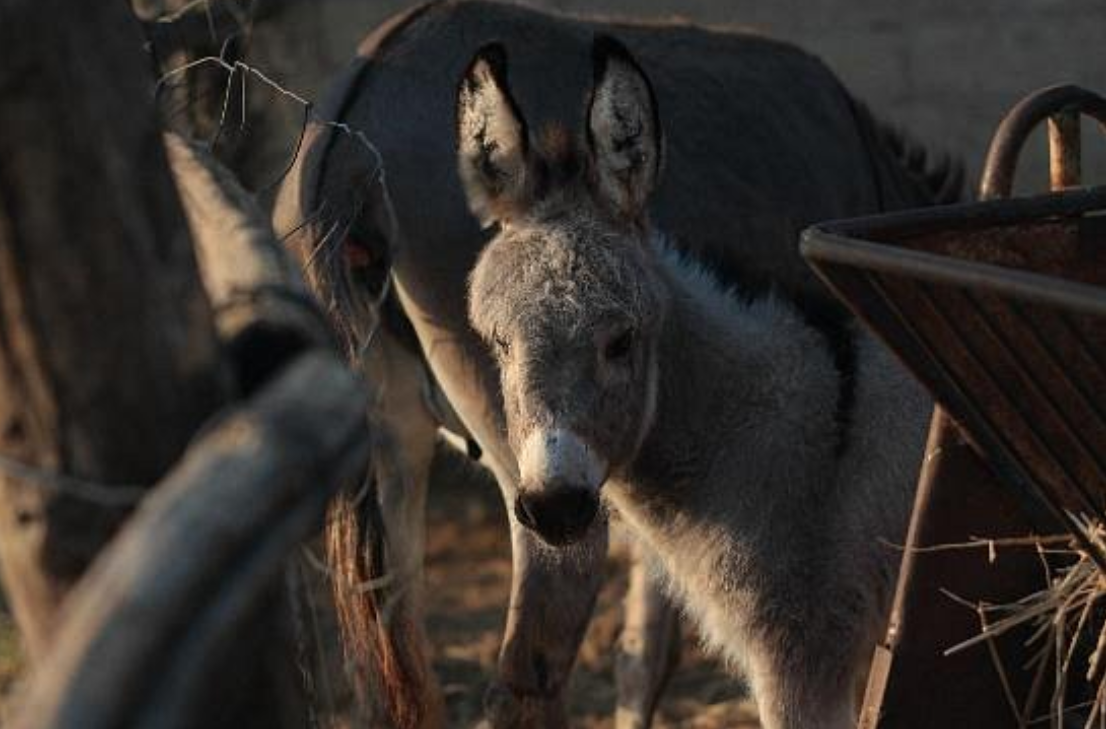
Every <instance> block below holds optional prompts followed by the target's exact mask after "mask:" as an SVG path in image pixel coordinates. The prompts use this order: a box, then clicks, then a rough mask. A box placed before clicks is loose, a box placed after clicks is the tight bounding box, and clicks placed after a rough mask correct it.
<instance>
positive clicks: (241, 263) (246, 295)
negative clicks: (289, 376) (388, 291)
mask: <svg viewBox="0 0 1106 729" xmlns="http://www.w3.org/2000/svg"><path fill="white" fill-rule="evenodd" d="M165 145H166V150H167V151H168V154H169V164H170V166H171V167H172V169H173V174H174V177H175V179H176V182H177V188H178V189H179V190H180V196H181V202H182V204H183V206H184V211H185V215H186V217H187V219H188V225H189V228H190V229H191V231H192V240H193V242H194V244H195V247H196V256H197V260H198V262H199V268H200V276H201V278H202V279H203V283H204V288H205V289H206V290H207V294H208V296H209V297H210V299H211V304H212V308H213V309H214V312H215V324H216V327H217V328H218V330H219V336H220V338H221V339H222V340H223V342H224V343H225V345H226V347H227V349H228V350H229V352H230V354H231V358H232V360H233V364H234V366H235V368H236V370H237V372H236V374H237V377H236V381H237V382H238V384H239V386H241V387H243V388H245V389H246V390H247V391H249V390H252V388H253V387H255V386H256V385H257V384H259V383H261V382H263V381H264V380H265V379H267V378H268V376H269V375H271V374H272V369H273V368H274V367H276V366H279V365H280V364H282V363H284V362H286V361H287V360H288V359H289V356H290V355H291V354H293V353H295V352H297V351H299V350H302V349H304V348H306V347H309V346H313V345H322V346H331V345H332V344H333V340H332V338H331V337H330V336H329V334H328V331H327V328H326V324H325V323H324V319H323V317H322V315H321V313H320V312H319V310H318V307H317V305H316V303H315V299H314V297H313V296H312V295H311V293H310V292H309V291H308V289H307V286H306V284H305V283H304V281H303V276H302V274H301V273H300V270H299V268H298V267H297V266H296V265H295V263H293V262H292V260H291V259H290V258H289V257H288V256H287V255H285V252H284V250H283V249H282V248H281V246H280V244H279V242H278V241H277V239H276V235H275V234H274V233H273V229H272V225H271V223H270V222H269V219H268V216H266V215H265V214H264V213H262V212H261V209H260V208H259V207H258V205H257V202H256V200H255V199H254V197H253V195H251V194H250V193H248V192H246V190H244V189H243V188H242V186H241V185H240V184H239V183H238V180H236V179H235V178H234V176H233V175H232V174H231V173H230V172H229V171H228V170H226V169H225V168H224V167H223V166H222V165H220V164H219V162H218V161H217V160H216V159H215V158H214V157H213V156H212V155H211V154H210V153H208V152H207V151H206V150H205V149H204V148H203V147H201V146H199V145H198V144H195V143H192V142H189V141H186V140H185V139H183V138H181V137H180V136H178V135H175V134H167V135H166V136H165Z"/></svg>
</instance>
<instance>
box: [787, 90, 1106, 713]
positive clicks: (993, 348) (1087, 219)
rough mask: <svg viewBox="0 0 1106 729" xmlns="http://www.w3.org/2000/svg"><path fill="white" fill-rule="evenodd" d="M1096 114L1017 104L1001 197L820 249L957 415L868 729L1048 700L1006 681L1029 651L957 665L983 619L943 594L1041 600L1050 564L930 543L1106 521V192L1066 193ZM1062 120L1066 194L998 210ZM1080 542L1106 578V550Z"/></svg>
mask: <svg viewBox="0 0 1106 729" xmlns="http://www.w3.org/2000/svg"><path fill="white" fill-rule="evenodd" d="M1081 114H1086V115H1088V116H1091V117H1093V118H1094V119H1096V120H1098V122H1099V123H1100V124H1102V125H1103V127H1104V129H1106V99H1103V98H1102V97H1100V96H1097V95H1096V94H1093V93H1091V92H1088V91H1086V90H1084V89H1080V88H1077V87H1072V86H1061V87H1053V88H1049V89H1044V90H1042V91H1040V92H1037V93H1035V94H1033V95H1031V96H1030V97H1027V99H1026V100H1024V101H1023V102H1022V103H1021V104H1019V105H1018V106H1017V107H1015V109H1014V110H1013V111H1012V112H1011V114H1010V115H1009V116H1008V117H1007V118H1006V119H1005V120H1004V122H1003V124H1002V125H1001V126H1000V127H999V131H998V133H997V134H996V136H995V140H994V142H993V143H992V146H991V150H990V153H989V155H988V160H987V164H986V169H985V171H984V174H983V181H982V184H981V190H980V197H981V198H982V199H983V200H984V201H983V202H978V203H971V204H963V205H955V206H948V207H944V208H937V209H925V210H918V211H910V212H905V213H898V214H892V215H885V216H876V217H868V218H862V219H855V220H848V221H839V222H833V223H826V224H822V225H819V226H815V227H814V228H811V229H809V230H808V231H806V233H805V234H804V236H803V244H802V253H803V255H804V257H805V258H806V260H807V261H808V263H810V265H811V266H812V267H813V268H814V270H815V271H816V272H817V273H818V275H819V276H820V277H821V278H822V279H823V280H824V281H825V282H826V283H827V284H828V285H829V286H830V288H831V289H833V291H834V292H835V293H836V294H837V295H838V296H839V297H840V298H841V299H842V300H844V301H845V302H846V304H848V306H849V307H850V308H851V309H852V310H853V311H854V312H855V313H856V314H857V315H858V316H859V317H860V318H861V319H862V320H863V321H864V322H865V323H866V324H867V325H868V326H869V327H870V328H871V329H872V330H873V331H874V332H875V333H876V334H877V335H878V336H879V337H880V338H882V339H883V340H884V341H885V342H886V343H887V345H888V346H890V347H891V348H892V349H893V350H894V351H895V352H896V354H897V355H898V356H899V357H900V358H901V359H902V361H903V362H904V363H905V364H906V365H907V366H908V367H909V368H910V369H911V370H912V371H913V372H914V374H915V375H916V376H917V377H918V378H919V379H920V380H921V381H922V382H923V383H924V384H925V385H926V386H927V387H928V388H929V389H930V391H931V392H932V393H933V395H934V397H935V399H936V400H937V402H938V404H939V405H940V408H939V409H938V411H937V413H936V414H935V417H934V424H933V428H932V432H931V436H930V442H929V445H928V446H927V453H926V461H925V465H924V467H923V470H922V474H921V480H920V482H919V492H918V497H917V501H916V506H915V513H914V516H913V519H912V522H911V527H910V533H909V535H908V539H907V545H906V550H905V554H904V559H903V566H902V571H901V576H900V582H899V586H898V590H897V593H896V598H895V605H894V608H893V611H892V616H891V619H890V624H889V626H888V633H887V639H886V641H885V643H884V645H882V646H880V648H879V649H877V652H876V656H875V660H874V663H873V669H872V674H871V676H870V678H869V686H868V694H867V696H866V698H865V705H864V713H863V714H862V717H861V726H862V727H875V726H880V727H914V726H918V727H921V726H973V727H983V726H1011V725H1012V723H1011V713H1010V712H1009V711H1007V707H1009V708H1010V709H1011V710H1012V711H1013V715H1014V717H1016V718H1018V721H1024V717H1025V716H1028V715H1032V714H1033V711H1034V709H1035V707H1038V706H1040V704H1041V701H1042V700H1043V701H1044V702H1045V703H1046V704H1047V696H1044V694H1046V693H1047V688H1042V687H1041V686H1039V685H1031V684H1033V683H1034V682H1033V681H1032V680H1031V677H1029V676H1028V675H1025V674H1024V673H1022V674H1017V672H1016V671H1015V675H1013V676H1011V677H1009V680H1008V683H1007V684H1006V685H1004V686H1001V687H1000V686H999V685H998V679H997V678H996V677H995V675H994V671H993V666H991V665H990V663H991V659H992V658H994V659H997V660H1002V661H1003V662H1007V663H1009V665H1013V666H1015V667H1016V666H1020V665H1021V664H1022V662H1023V661H1022V660H1019V656H1021V657H1024V653H1020V651H1022V650H1023V646H1022V645H1021V640H1020V638H1015V637H1013V636H1010V637H1007V638H1005V639H1004V640H1003V641H1001V643H1002V644H1001V645H997V646H996V647H995V650H996V651H997V652H996V653H995V655H994V656H991V657H988V656H987V655H986V654H985V653H982V654H981V655H977V656H976V657H975V658H971V657H965V656H957V657H955V658H945V657H944V656H943V655H942V653H943V650H944V649H945V648H948V647H949V646H950V645H952V644H953V643H954V642H956V641H957V640H961V639H963V638H964V637H965V632H966V631H967V632H971V631H975V632H978V630H979V625H978V622H977V620H976V616H974V615H972V614H971V611H968V610H965V609H964V608H963V607H962V606H959V605H956V606H954V605H952V604H951V602H950V601H949V600H947V599H945V598H944V597H943V596H941V595H940V594H939V592H940V590H945V589H948V590H952V591H956V590H957V589H975V590H976V591H977V593H978V592H979V591H980V590H982V591H984V592H987V593H988V597H990V598H992V599H1001V600H1009V599H1017V598H1020V597H1023V596H1024V595H1027V594H1029V593H1030V592H1032V591H1034V590H1036V589H1039V588H1040V587H1041V586H1042V585H1041V573H1040V569H1039V565H1034V564H1033V561H1034V559H1033V557H1032V555H1029V556H1028V557H1029V558H1028V559H1027V558H1026V556H1022V557H1017V556H1015V557H1014V558H1012V559H1011V558H1004V560H999V562H1000V563H1002V564H999V565H991V564H989V563H988V561H986V560H980V559H973V558H972V557H971V556H970V555H965V554H963V553H960V554H958V555H953V554H949V553H942V554H940V555H938V554H923V552H924V551H925V550H924V549H922V548H924V547H929V546H932V545H935V544H942V543H952V542H958V541H962V540H964V539H966V538H969V536H973V535H983V536H989V537H1001V536H1010V535H1017V534H1025V533H1028V532H1036V533H1045V532H1050V531H1056V530H1057V529H1058V527H1060V526H1061V525H1062V526H1063V527H1064V530H1065V531H1068V532H1070V533H1071V534H1072V535H1074V536H1076V537H1077V538H1081V537H1082V531H1081V530H1080V528H1079V527H1078V525H1077V523H1076V519H1077V518H1085V517H1091V518H1095V519H1099V520H1103V519H1104V517H1106V187H1096V188H1083V189H1066V190H1062V188H1069V187H1072V186H1074V185H1077V184H1078V180H1079V145H1078V140H1079V117H1080V115H1081ZM1046 119H1047V120H1048V123H1049V131H1050V134H1049V137H1050V142H1051V151H1052V155H1051V162H1052V165H1051V173H1052V174H1051V177H1052V187H1053V190H1054V191H1053V192H1052V193H1049V194H1046V195H1041V196H1037V197H1030V198H1022V199H999V198H1005V197H1008V196H1009V194H1010V190H1011V187H1012V181H1013V177H1014V171H1015V168H1016V163H1017V157H1018V154H1019V152H1020V149H1021V147H1022V145H1023V144H1024V142H1025V140H1026V139H1027V137H1028V135H1029V133H1030V131H1032V129H1033V128H1034V127H1035V126H1036V125H1037V124H1039V123H1040V122H1042V121H1044V120H1046ZM945 412H947V413H948V414H949V415H951V416H952V418H953V419H954V420H955V421H956V422H957V423H958V424H959V426H961V427H960V428H955V427H954V426H953V425H952V423H951V422H950V421H949V418H948V417H947V416H946V415H945ZM964 437H966V438H967V439H968V440H969V441H970V444H971V447H969V446H968V445H967V444H965V442H964V440H963V438H964ZM1081 541H1082V543H1083V546H1084V547H1085V548H1086V549H1087V550H1088V552H1089V554H1091V556H1092V557H1093V558H1094V559H1096V560H1097V562H1098V564H1099V565H1100V567H1103V568H1104V570H1106V554H1103V553H1102V552H1101V550H1099V549H1097V548H1096V547H1095V546H1094V545H1093V544H1091V543H1090V542H1089V541H1088V540H1086V539H1082V540H1081ZM961 594H963V593H961ZM973 622H974V623H975V624H974V625H973ZM1000 654H1001V658H1000V657H999V656H1000ZM1006 678H1007V677H1004V680H1006ZM1004 694H1005V695H1004ZM1013 725H1017V723H1014V724H1013Z"/></svg>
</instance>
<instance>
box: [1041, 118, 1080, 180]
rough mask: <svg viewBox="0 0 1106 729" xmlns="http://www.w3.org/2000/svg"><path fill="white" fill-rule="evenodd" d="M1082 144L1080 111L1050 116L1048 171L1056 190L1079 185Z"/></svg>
mask: <svg viewBox="0 0 1106 729" xmlns="http://www.w3.org/2000/svg"><path fill="white" fill-rule="evenodd" d="M1081 146H1082V145H1081V140H1080V138H1079V112H1078V111H1075V110H1064V111H1061V112H1059V113H1057V114H1053V115H1052V116H1050V117H1049V118H1048V171H1049V179H1050V181H1051V186H1052V189H1053V190H1054V191H1059V190H1065V189H1067V188H1069V187H1078V186H1079V182H1080V179H1081V177H1082V170H1081V158H1080V157H1081V149H1080V148H1081Z"/></svg>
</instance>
